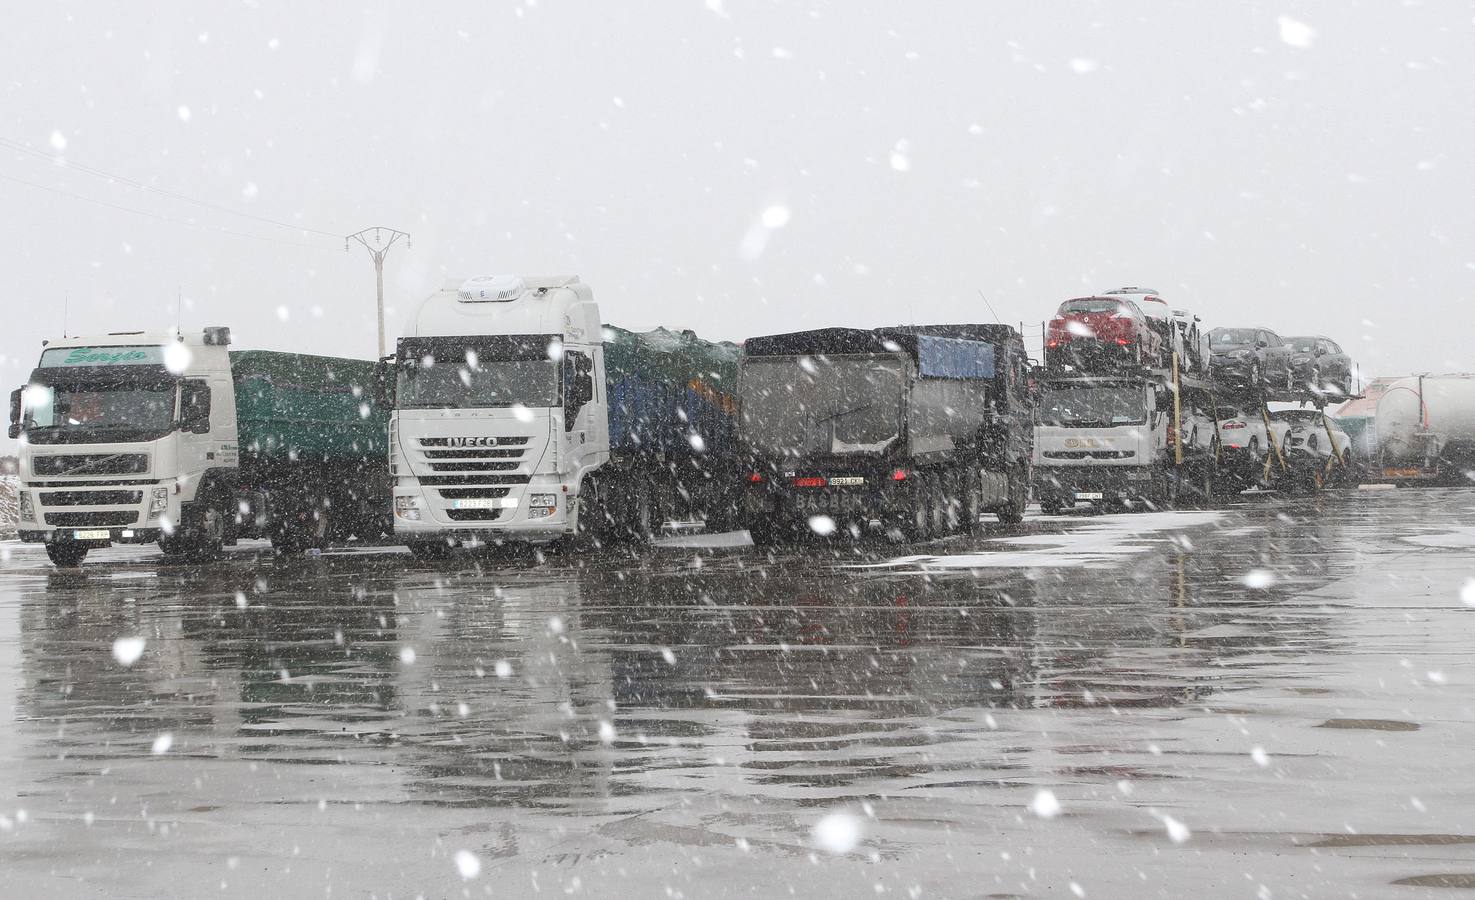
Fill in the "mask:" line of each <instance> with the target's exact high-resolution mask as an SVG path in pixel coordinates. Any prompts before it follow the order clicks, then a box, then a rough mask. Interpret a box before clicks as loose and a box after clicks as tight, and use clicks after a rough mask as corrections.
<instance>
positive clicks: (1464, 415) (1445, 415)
mask: <svg viewBox="0 0 1475 900" xmlns="http://www.w3.org/2000/svg"><path fill="white" fill-rule="evenodd" d="M1421 386H1422V402H1421V400H1420V395H1421ZM1374 421H1375V422H1377V429H1378V443H1379V445H1380V448H1381V450H1382V453H1383V459H1384V461H1386V462H1400V461H1413V460H1416V459H1417V460H1422V458H1423V454H1424V452H1425V448H1424V444H1423V443H1422V442H1420V441H1418V440H1416V439H1415V437H1414V435H1415V434H1416V433H1418V432H1422V431H1427V432H1429V433H1430V434H1433V435H1436V436H1437V439H1438V446H1439V447H1440V448H1443V447H1445V446H1447V445H1449V444H1451V443H1462V444H1475V375H1465V374H1462V375H1424V376H1422V377H1421V376H1417V375H1412V376H1409V377H1407V378H1400V379H1398V380H1397V381H1395V382H1393V383H1392V384H1390V385H1389V386H1388V390H1387V392H1386V393H1384V394H1383V396H1382V398H1381V399H1379V400H1378V413H1377V418H1376V419H1375V420H1374Z"/></svg>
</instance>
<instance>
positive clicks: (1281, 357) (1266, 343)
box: [1209, 328, 1294, 390]
mask: <svg viewBox="0 0 1475 900" xmlns="http://www.w3.org/2000/svg"><path fill="white" fill-rule="evenodd" d="M1209 350H1210V352H1211V356H1210V358H1209V370H1210V372H1211V373H1212V375H1213V377H1215V378H1216V379H1220V380H1223V381H1227V382H1231V383H1234V384H1240V385H1243V386H1245V387H1249V388H1254V389H1256V390H1258V389H1260V388H1286V389H1290V388H1291V387H1292V385H1293V383H1294V378H1293V375H1292V371H1291V348H1290V346H1289V345H1288V344H1286V342H1285V341H1283V340H1282V339H1281V337H1280V335H1278V334H1276V333H1275V332H1273V331H1271V330H1270V329H1268V328H1215V329H1214V330H1213V331H1211V332H1209Z"/></svg>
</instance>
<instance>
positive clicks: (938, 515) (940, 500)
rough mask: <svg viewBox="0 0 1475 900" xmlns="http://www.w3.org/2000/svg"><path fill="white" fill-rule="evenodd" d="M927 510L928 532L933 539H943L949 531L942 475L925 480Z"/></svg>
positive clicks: (945, 484) (945, 491) (945, 486)
mask: <svg viewBox="0 0 1475 900" xmlns="http://www.w3.org/2000/svg"><path fill="white" fill-rule="evenodd" d="M926 493H927V509H928V513H929V517H930V522H929V523H928V525H929V531H930V532H931V534H932V536H933V537H945V536H946V535H947V534H948V533H949V532H950V530H951V529H949V528H948V519H949V518H950V517H949V516H948V514H947V503H948V495H947V482H946V481H945V480H944V478H943V475H942V473H940V472H939V473H937V474H934V475H931V476H928V478H927V491H926Z"/></svg>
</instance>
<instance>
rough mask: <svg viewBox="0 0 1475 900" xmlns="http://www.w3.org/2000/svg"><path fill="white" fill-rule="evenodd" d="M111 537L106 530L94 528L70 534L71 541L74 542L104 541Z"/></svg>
mask: <svg viewBox="0 0 1475 900" xmlns="http://www.w3.org/2000/svg"><path fill="white" fill-rule="evenodd" d="M110 537H112V535H111V534H109V533H108V530H107V529H106V528H94V529H91V530H88V531H74V532H72V540H75V541H105V540H107V539H108V538H110Z"/></svg>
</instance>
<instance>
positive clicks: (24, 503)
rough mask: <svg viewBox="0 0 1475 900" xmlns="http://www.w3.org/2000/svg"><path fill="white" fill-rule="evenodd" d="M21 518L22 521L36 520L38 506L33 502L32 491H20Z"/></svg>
mask: <svg viewBox="0 0 1475 900" xmlns="http://www.w3.org/2000/svg"><path fill="white" fill-rule="evenodd" d="M20 520H21V521H22V522H34V521H36V507H35V506H34V505H32V504H31V492H30V491H21V492H20Z"/></svg>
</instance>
